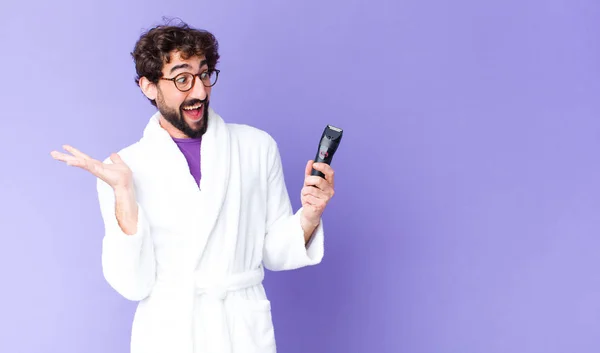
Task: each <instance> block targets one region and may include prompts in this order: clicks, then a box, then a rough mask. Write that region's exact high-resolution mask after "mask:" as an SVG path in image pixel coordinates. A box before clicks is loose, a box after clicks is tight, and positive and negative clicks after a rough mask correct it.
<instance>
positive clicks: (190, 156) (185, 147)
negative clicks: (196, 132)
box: [173, 137, 202, 186]
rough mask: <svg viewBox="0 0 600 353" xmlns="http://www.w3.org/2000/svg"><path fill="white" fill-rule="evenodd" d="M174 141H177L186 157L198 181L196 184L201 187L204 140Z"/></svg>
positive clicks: (175, 139)
mask: <svg viewBox="0 0 600 353" xmlns="http://www.w3.org/2000/svg"><path fill="white" fill-rule="evenodd" d="M173 141H175V143H176V144H177V147H179V150H180V151H181V153H183V155H184V156H185V159H186V160H187V162H188V166H189V167H190V173H192V176H193V177H194V179H196V184H198V186H200V176H201V174H200V143H201V142H202V138H197V139H190V138H185V139H180V138H175V137H173Z"/></svg>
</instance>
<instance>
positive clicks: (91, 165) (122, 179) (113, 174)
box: [50, 145, 132, 189]
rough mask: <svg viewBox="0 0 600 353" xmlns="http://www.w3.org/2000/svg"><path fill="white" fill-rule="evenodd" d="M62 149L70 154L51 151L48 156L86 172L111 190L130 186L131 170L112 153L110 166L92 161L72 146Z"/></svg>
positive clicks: (65, 146)
mask: <svg viewBox="0 0 600 353" xmlns="http://www.w3.org/2000/svg"><path fill="white" fill-rule="evenodd" d="M63 148H64V149H65V151H67V152H70V153H71V154H66V153H61V152H58V151H52V152H51V153H50V155H51V156H52V157H53V158H54V159H56V160H59V161H62V162H65V163H66V164H67V165H70V166H74V167H79V168H81V169H85V170H87V171H88V172H90V173H92V174H93V175H95V176H96V177H98V178H100V179H102V180H104V182H106V183H107V184H108V185H110V186H111V187H112V188H113V189H117V188H128V187H130V186H131V180H132V173H131V169H129V167H128V166H127V164H125V162H123V160H122V159H121V157H120V156H119V155H118V154H116V153H113V154H112V155H111V156H110V160H111V161H112V162H113V163H112V164H110V163H102V162H100V161H98V160H96V159H93V158H91V157H90V156H88V155H87V154H85V153H83V152H81V151H79V150H78V149H76V148H74V147H72V146H69V145H64V146H63Z"/></svg>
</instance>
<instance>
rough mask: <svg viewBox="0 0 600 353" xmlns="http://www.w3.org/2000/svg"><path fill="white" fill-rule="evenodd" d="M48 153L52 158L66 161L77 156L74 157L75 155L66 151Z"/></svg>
mask: <svg viewBox="0 0 600 353" xmlns="http://www.w3.org/2000/svg"><path fill="white" fill-rule="evenodd" d="M50 155H51V156H52V158H54V159H56V160H58V161H61V162H67V161H70V160H73V159H77V157H75V156H71V155H68V154H66V153H61V152H58V151H52V152H50Z"/></svg>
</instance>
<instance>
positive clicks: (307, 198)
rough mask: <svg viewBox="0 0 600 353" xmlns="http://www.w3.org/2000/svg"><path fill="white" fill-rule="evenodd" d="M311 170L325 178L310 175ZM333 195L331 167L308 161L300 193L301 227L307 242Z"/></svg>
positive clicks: (332, 172)
mask: <svg viewBox="0 0 600 353" xmlns="http://www.w3.org/2000/svg"><path fill="white" fill-rule="evenodd" d="M313 168H314V169H315V170H318V171H320V172H321V173H323V174H324V175H325V178H322V177H320V176H317V175H310V173H311V171H312V169H313ZM334 193H335V192H334V171H333V169H332V168H331V166H330V165H328V164H326V163H314V161H312V160H309V161H308V162H307V163H306V169H305V171H304V187H303V188H302V191H301V193H300V200H301V201H302V207H303V210H302V217H301V225H302V229H304V233H305V235H306V237H305V238H306V240H307V241H308V239H310V236H311V235H312V233H313V231H314V230H315V228H316V227H317V226H318V225H319V223H320V221H321V216H322V215H323V211H325V206H327V203H328V202H329V200H331V198H332V197H333V194H334Z"/></svg>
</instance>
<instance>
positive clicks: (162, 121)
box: [158, 115, 190, 139]
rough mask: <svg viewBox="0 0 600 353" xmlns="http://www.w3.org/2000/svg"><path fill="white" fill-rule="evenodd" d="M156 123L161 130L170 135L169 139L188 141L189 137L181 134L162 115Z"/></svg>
mask: <svg viewBox="0 0 600 353" xmlns="http://www.w3.org/2000/svg"><path fill="white" fill-rule="evenodd" d="M158 122H159V123H160V126H161V127H162V128H163V129H165V130H166V131H167V132H168V133H169V135H171V137H174V138H178V139H189V138H190V137H189V136H187V135H186V134H184V133H183V132H181V130H179V129H177V128H176V127H175V126H173V125H172V124H171V123H170V122H168V121H167V120H166V119H165V118H163V116H162V115H161V116H160V118H159V119H158Z"/></svg>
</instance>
